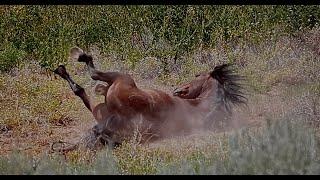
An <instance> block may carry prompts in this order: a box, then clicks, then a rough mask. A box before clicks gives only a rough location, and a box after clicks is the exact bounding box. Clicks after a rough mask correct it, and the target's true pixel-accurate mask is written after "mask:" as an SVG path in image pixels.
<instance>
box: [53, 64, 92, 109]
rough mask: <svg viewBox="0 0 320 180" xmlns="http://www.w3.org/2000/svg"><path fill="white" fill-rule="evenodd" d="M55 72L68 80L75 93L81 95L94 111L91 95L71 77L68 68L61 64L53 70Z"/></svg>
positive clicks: (87, 105)
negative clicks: (90, 99)
mask: <svg viewBox="0 0 320 180" xmlns="http://www.w3.org/2000/svg"><path fill="white" fill-rule="evenodd" d="M53 72H54V73H56V74H58V75H59V76H60V77H62V78H63V79H65V80H67V81H68V84H69V85H70V87H71V89H72V91H73V92H74V94H75V95H77V96H79V97H80V98H81V99H82V101H83V103H84V105H85V106H86V107H87V108H88V109H89V110H90V111H91V112H92V108H91V105H90V101H89V97H88V95H87V94H86V92H85V90H84V89H83V88H82V87H81V86H79V85H78V84H76V83H75V82H74V81H73V80H72V79H71V77H70V75H69V73H68V72H67V70H66V68H65V67H64V66H63V65H60V66H59V67H58V68H57V69H56V70H54V71H53Z"/></svg>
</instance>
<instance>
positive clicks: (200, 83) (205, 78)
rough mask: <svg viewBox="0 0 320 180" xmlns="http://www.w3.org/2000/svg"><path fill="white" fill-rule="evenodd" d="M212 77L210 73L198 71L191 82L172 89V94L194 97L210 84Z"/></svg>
mask: <svg viewBox="0 0 320 180" xmlns="http://www.w3.org/2000/svg"><path fill="white" fill-rule="evenodd" d="M212 81H213V79H212V77H211V75H210V73H200V74H197V75H196V76H195V79H193V80H192V81H191V82H189V83H186V84H183V85H182V86H181V87H178V88H176V89H175V90H174V92H173V95H174V96H178V97H180V98H183V99H195V98H197V97H199V96H200V95H201V94H202V93H203V92H204V91H205V90H206V88H207V87H208V84H212V83H213V82H212Z"/></svg>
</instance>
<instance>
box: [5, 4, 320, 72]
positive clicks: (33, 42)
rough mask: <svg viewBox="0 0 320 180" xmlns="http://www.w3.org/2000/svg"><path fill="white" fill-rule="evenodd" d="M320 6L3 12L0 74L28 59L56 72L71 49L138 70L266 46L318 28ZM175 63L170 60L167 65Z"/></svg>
mask: <svg viewBox="0 0 320 180" xmlns="http://www.w3.org/2000/svg"><path fill="white" fill-rule="evenodd" d="M319 20H320V9H319V6H315V5H313V6H283V5H272V6H271V5H264V6H253V5H251V6H227V5H210V6H207V5H206V6H187V5H180V6H163V5H153V6H147V5H144V6H142V5H139V6H137V5H135V6H132V5H131V6H116V5H108V6H107V5H105V6H98V5H94V6H93V5H92V6H78V5H77V6H76V5H73V6H53V5H45V6H44V5H42V6H40V5H38V6H35V5H33V6H0V41H1V44H0V65H1V66H0V70H1V71H9V70H10V69H12V68H13V67H17V66H19V65H20V64H21V62H22V61H28V60H30V59H33V60H36V61H38V62H40V64H41V66H43V67H45V68H50V69H52V68H53V67H55V66H56V65H57V64H58V63H59V62H64V61H66V60H67V56H68V50H69V48H71V47H72V46H75V45H77V46H80V47H81V48H84V49H86V48H88V47H90V46H92V45H97V46H99V47H100V48H101V49H102V51H103V52H104V53H109V52H113V53H116V54H117V55H118V56H120V57H123V59H125V60H126V61H128V63H129V64H130V65H132V66H134V65H135V63H136V62H137V61H139V60H140V59H142V58H143V57H145V56H155V57H159V58H166V57H179V56H182V55H185V54H188V53H190V52H191V51H193V50H195V49H198V48H199V47H201V48H212V47H215V46H216V45H217V44H218V43H223V44H226V46H228V45H229V44H230V42H233V43H237V44H239V43H241V42H244V41H245V42H252V43H260V42H263V41H264V40H266V39H274V38H277V37H279V36H281V35H283V34H289V35H294V34H295V33H296V32H298V31H302V30H303V29H306V28H312V27H314V26H317V25H318V24H319ZM169 59H170V58H169Z"/></svg>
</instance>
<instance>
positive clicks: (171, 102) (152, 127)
mask: <svg viewBox="0 0 320 180" xmlns="http://www.w3.org/2000/svg"><path fill="white" fill-rule="evenodd" d="M71 55H72V56H73V57H74V58H76V59H77V60H78V61H79V62H84V63H85V64H86V65H87V67H88V70H89V73H90V76H91V78H92V79H93V80H100V81H104V82H106V83H108V86H103V85H99V86H97V87H96V92H98V94H102V95H104V96H105V102H103V103H100V104H98V105H97V106H95V107H93V106H92V105H91V103H90V100H89V97H88V95H87V94H86V92H85V91H84V89H83V88H82V87H81V86H79V85H78V84H76V83H75V82H74V81H73V80H72V79H71V77H70V76H69V74H68V73H67V71H66V68H65V67H64V66H63V65H60V66H59V67H58V68H57V69H56V70H55V71H54V72H55V73H56V74H58V75H60V76H61V77H62V78H63V79H65V80H67V81H68V83H69V85H70V87H71V89H72V90H73V92H74V93H75V95H77V96H79V97H80V98H81V99H82V100H83V102H84V104H85V106H86V107H87V108H88V109H89V110H90V111H91V112H92V114H93V116H94V118H95V120H96V121H97V125H96V126H95V127H94V130H95V132H96V134H97V135H101V134H103V135H104V136H106V137H107V138H105V140H106V141H107V142H108V141H113V142H117V143H121V142H122V141H123V140H124V139H126V138H128V137H130V136H132V134H133V130H135V129H136V127H139V128H140V129H139V131H140V132H142V133H140V134H141V136H142V142H145V141H148V140H153V139H157V138H161V137H166V136H171V135H174V134H181V133H189V132H190V131H191V130H193V129H197V128H203V126H206V124H204V121H202V120H201V119H204V118H205V117H206V116H207V115H208V114H209V113H210V112H211V110H212V109H211V108H212V107H211V105H212V104H217V106H218V107H221V106H224V107H226V108H227V110H230V103H235V104H238V103H244V102H245V97H243V96H242V95H241V91H240V89H241V86H240V85H239V84H238V83H237V81H238V80H239V79H240V76H238V75H236V74H233V72H232V71H231V70H230V69H229V67H230V66H229V65H221V66H217V67H215V68H214V70H213V71H212V72H209V73H202V74H200V75H198V76H196V78H195V79H194V80H193V81H191V82H190V83H188V84H185V85H183V86H182V87H181V88H177V89H176V90H175V91H174V93H173V95H169V94H167V93H165V92H163V91H160V90H156V89H140V88H138V87H137V85H136V83H135V81H134V80H133V79H132V78H131V76H130V75H129V74H124V73H120V72H101V71H99V70H96V69H95V67H94V64H93V58H92V56H90V55H88V54H86V53H83V51H82V50H81V49H80V48H73V49H72V50H71Z"/></svg>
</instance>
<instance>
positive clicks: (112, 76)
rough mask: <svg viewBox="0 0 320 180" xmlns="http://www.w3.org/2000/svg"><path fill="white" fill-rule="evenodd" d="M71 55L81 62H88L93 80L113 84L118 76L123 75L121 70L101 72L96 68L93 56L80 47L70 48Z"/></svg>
mask: <svg viewBox="0 0 320 180" xmlns="http://www.w3.org/2000/svg"><path fill="white" fill-rule="evenodd" d="M70 56H71V57H72V58H74V59H76V60H77V61H79V62H84V63H86V65H87V67H88V70H89V73H90V76H91V78H92V79H93V80H99V81H104V82H107V83H108V84H109V85H111V84H112V83H113V82H114V81H115V80H116V78H118V77H119V76H121V75H122V74H121V73H119V72H101V71H99V70H96V69H95V67H94V64H93V61H92V56H90V55H88V54H86V53H84V52H83V50H82V49H80V48H78V47H74V48H72V49H71V50H70Z"/></svg>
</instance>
